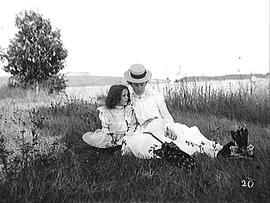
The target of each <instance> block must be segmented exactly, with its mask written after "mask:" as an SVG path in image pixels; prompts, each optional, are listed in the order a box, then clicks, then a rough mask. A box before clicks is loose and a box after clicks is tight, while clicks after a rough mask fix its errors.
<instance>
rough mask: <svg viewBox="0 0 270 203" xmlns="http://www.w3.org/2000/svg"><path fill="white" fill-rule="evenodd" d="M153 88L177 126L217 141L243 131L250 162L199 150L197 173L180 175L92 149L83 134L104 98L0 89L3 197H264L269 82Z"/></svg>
mask: <svg viewBox="0 0 270 203" xmlns="http://www.w3.org/2000/svg"><path fill="white" fill-rule="evenodd" d="M234 82H235V81H234ZM236 84H239V86H237V85H236ZM241 84H242V85H241ZM258 84H259V85H258ZM252 85H253V86H252ZM251 86H252V88H251ZM155 88H157V89H159V91H162V92H163V94H164V95H165V98H166V103H167V106H168V108H169V110H170V112H171V114H172V115H173V117H174V118H175V122H180V123H184V124H186V125H188V126H193V125H196V126H198V127H199V129H200V130H201V132H202V133H203V134H204V135H205V136H206V137H208V138H209V139H212V140H217V141H218V142H220V143H222V144H225V143H227V142H228V141H230V140H231V137H230V131H231V130H235V129H237V128H238V127H239V126H245V127H247V128H248V130H249V143H252V144H253V145H254V146H255V150H256V151H255V154H256V157H257V158H256V159H254V160H250V159H246V160H228V159H212V158H209V157H207V156H205V155H203V154H201V155H198V156H196V157H195V159H196V160H197V162H198V163H199V164H200V166H201V170H200V171H199V172H196V173H193V174H185V173H184V172H183V171H182V170H180V169H178V168H176V167H173V166H170V165H168V164H167V163H166V162H164V161H162V160H156V159H152V160H142V159H137V158H135V157H132V156H121V155H120V154H119V153H117V151H115V149H111V150H95V149H93V148H91V147H90V146H88V145H86V144H85V143H83V141H82V139H81V136H82V134H84V133H85V132H88V131H94V130H96V129H97V128H100V127H101V123H100V121H99V119H98V112H97V111H96V108H97V106H99V105H102V103H103V101H102V99H103V98H104V97H103V96H100V97H99V96H97V97H96V98H95V99H91V96H89V95H88V94H87V93H86V95H80V94H79V95H75V93H74V94H72V91H69V93H66V94H60V95H48V94H47V93H45V92H39V93H36V92H32V91H30V90H21V89H8V88H7V87H5V86H2V87H1V88H0V181H1V182H0V200H1V202H269V200H270V192H269V191H270V178H269V177H270V148H269V145H270V125H269V124H270V98H269V95H268V91H267V85H266V86H263V85H261V84H260V83H258V82H257V83H253V84H252V83H249V82H247V83H245V82H243V81H236V83H235V84H233V85H231V89H230V88H224V85H222V87H221V88H217V87H216V86H215V85H214V84H210V83H203V84H200V83H198V82H196V81H194V83H190V82H185V81H182V82H179V83H177V84H173V85H157V86H155ZM69 90H70V89H69ZM73 91H74V89H73ZM67 92H68V91H67ZM82 92H87V89H84V91H82ZM91 92H92V91H91ZM104 93H106V90H102V91H100V94H104Z"/></svg>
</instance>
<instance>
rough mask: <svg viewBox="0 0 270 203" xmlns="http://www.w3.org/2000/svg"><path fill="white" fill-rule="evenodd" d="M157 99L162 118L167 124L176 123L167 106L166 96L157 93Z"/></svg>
mask: <svg viewBox="0 0 270 203" xmlns="http://www.w3.org/2000/svg"><path fill="white" fill-rule="evenodd" d="M155 98H156V102H157V106H158V110H159V112H160V114H161V116H162V118H163V119H164V121H165V122H166V123H167V124H172V123H174V120H173V117H172V116H171V114H170V112H169V110H168V108H167V106H166V103H165V99H164V96H163V95H162V94H160V93H159V92H157V93H156V94H155Z"/></svg>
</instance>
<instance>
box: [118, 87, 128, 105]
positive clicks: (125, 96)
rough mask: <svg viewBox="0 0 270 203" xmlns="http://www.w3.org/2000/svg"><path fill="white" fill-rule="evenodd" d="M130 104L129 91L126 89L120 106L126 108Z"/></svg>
mask: <svg viewBox="0 0 270 203" xmlns="http://www.w3.org/2000/svg"><path fill="white" fill-rule="evenodd" d="M127 102H128V90H127V89H124V90H123V91H122V94H121V100H120V102H119V103H118V106H126V105H127Z"/></svg>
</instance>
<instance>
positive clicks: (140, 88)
mask: <svg viewBox="0 0 270 203" xmlns="http://www.w3.org/2000/svg"><path fill="white" fill-rule="evenodd" d="M146 84H147V82H143V83H131V87H132V89H133V91H134V92H135V93H136V94H137V95H142V94H143V93H144V91H145V87H146Z"/></svg>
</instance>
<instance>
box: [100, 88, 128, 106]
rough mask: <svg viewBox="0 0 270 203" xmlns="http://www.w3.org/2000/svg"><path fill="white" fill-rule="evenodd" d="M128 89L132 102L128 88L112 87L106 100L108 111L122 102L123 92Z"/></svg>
mask: <svg viewBox="0 0 270 203" xmlns="http://www.w3.org/2000/svg"><path fill="white" fill-rule="evenodd" d="M124 89H126V90H127V91H128V101H127V103H129V102H130V93H129V90H128V87H127V86H125V85H113V86H111V87H110V89H109V92H108V95H107V97H106V100H105V106H106V107H107V108H108V109H113V108H115V106H116V105H117V104H118V103H119V102H120V101H121V97H122V92H123V90H124Z"/></svg>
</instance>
